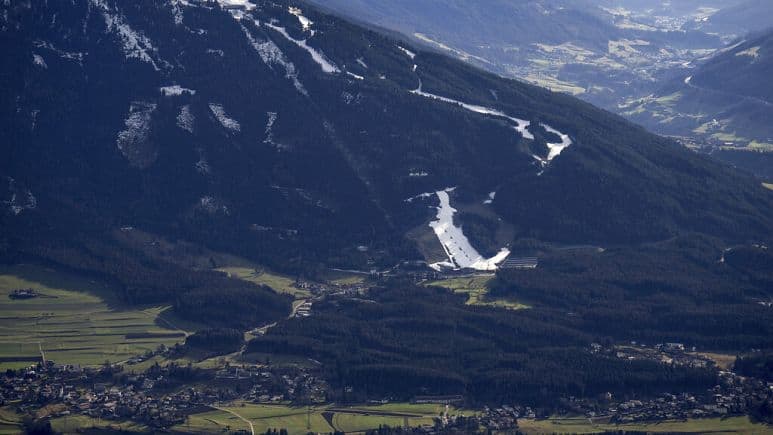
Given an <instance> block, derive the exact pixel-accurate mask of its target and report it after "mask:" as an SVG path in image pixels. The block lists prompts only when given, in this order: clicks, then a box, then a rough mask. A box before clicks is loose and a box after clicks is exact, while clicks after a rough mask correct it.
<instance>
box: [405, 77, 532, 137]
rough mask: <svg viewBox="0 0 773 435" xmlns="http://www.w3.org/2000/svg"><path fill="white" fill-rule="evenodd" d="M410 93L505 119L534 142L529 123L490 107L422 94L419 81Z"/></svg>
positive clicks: (426, 93) (427, 93)
mask: <svg viewBox="0 0 773 435" xmlns="http://www.w3.org/2000/svg"><path fill="white" fill-rule="evenodd" d="M411 93H412V94H415V95H421V96H422V97H426V98H431V99H433V100H438V101H442V102H444V103H449V104H455V105H457V106H459V107H462V108H464V109H467V110H469V111H470V112H475V113H479V114H481V115H490V116H496V117H498V118H505V119H507V120H509V121H512V122H513V123H514V124H515V125H514V126H513V128H515V130H516V131H517V132H518V133H520V134H521V136H523V137H524V138H525V139H529V140H534V135H533V134H531V133H530V132H529V130H528V128H529V126H530V125H531V122H530V121H526V120H525V119H519V118H514V117H512V116H509V115H507V114H505V113H504V112H502V111H501V110H497V109H492V108H490V107H484V106H478V105H475V104H467V103H463V102H461V101H459V100H454V99H453V98H448V97H441V96H440V95H435V94H430V93H429V92H424V91H423V90H422V84H421V81H419V88H418V89H416V90H413V91H411Z"/></svg>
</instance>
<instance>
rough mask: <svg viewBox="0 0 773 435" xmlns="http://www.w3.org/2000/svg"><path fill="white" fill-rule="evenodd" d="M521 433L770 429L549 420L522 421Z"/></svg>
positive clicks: (713, 423) (719, 422)
mask: <svg viewBox="0 0 773 435" xmlns="http://www.w3.org/2000/svg"><path fill="white" fill-rule="evenodd" d="M518 426H519V428H520V430H521V431H522V432H524V433H527V434H544V433H556V434H564V433H573V434H592V433H601V432H605V431H620V430H623V431H637V432H647V433H663V432H672V433H673V432H678V433H695V434H705V433H728V434H729V433H733V434H770V433H773V428H771V427H770V426H765V425H760V424H754V423H752V422H751V421H750V420H749V418H748V417H732V418H727V419H718V418H714V419H705V420H703V419H702V420H687V421H665V422H662V423H652V424H624V425H614V424H604V423H594V422H591V421H589V420H588V419H585V418H561V419H548V420H518Z"/></svg>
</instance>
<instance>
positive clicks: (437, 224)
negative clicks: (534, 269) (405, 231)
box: [429, 188, 510, 271]
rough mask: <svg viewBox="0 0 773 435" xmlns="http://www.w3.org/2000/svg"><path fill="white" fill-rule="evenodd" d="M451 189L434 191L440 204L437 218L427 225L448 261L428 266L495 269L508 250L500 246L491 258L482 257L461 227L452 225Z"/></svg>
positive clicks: (440, 268) (454, 212) (452, 189)
mask: <svg viewBox="0 0 773 435" xmlns="http://www.w3.org/2000/svg"><path fill="white" fill-rule="evenodd" d="M453 191H454V188H448V189H445V190H440V191H437V192H435V195H437V197H438V199H439V200H440V206H439V207H438V209H437V210H438V212H437V220H434V221H432V222H430V224H429V226H430V227H431V228H432V230H433V231H434V232H435V235H436V236H437V238H438V240H439V241H440V244H441V245H442V246H443V250H444V251H445V253H446V256H447V257H448V261H443V262H439V263H434V264H431V265H430V267H432V268H433V269H435V270H442V269H443V268H453V269H474V270H481V271H493V270H497V267H498V265H499V263H501V262H503V261H504V260H505V259H506V258H507V257H508V256H509V255H510V250H509V249H507V248H502V250H500V251H499V253H498V254H497V255H495V256H493V257H491V258H484V257H483V256H482V255H481V254H480V253H478V251H477V250H476V249H475V248H473V246H472V245H471V244H470V241H469V240H468V239H467V237H466V236H465V235H464V232H463V231H462V228H461V227H457V226H455V225H454V214H456V209H454V208H453V207H451V198H450V196H449V193H450V192H453Z"/></svg>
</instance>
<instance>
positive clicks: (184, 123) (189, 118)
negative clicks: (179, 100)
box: [177, 104, 196, 133]
mask: <svg viewBox="0 0 773 435" xmlns="http://www.w3.org/2000/svg"><path fill="white" fill-rule="evenodd" d="M194 122H196V117H195V116H194V115H193V112H191V106H190V105H187V104H186V105H185V106H182V107H181V108H180V113H179V114H178V115H177V126H178V127H180V128H181V129H183V130H185V131H187V132H188V133H193V124H194Z"/></svg>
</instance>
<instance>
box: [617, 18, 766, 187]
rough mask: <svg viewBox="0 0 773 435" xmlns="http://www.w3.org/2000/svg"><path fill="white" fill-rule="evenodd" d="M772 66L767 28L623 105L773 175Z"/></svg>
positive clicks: (646, 120)
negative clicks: (649, 92) (682, 76)
mask: <svg viewBox="0 0 773 435" xmlns="http://www.w3.org/2000/svg"><path fill="white" fill-rule="evenodd" d="M771 71H773V31H768V32H766V33H763V34H761V35H757V36H751V37H750V38H748V39H746V40H744V41H742V42H740V43H737V44H734V45H733V46H731V47H729V48H728V49H725V50H722V51H721V52H720V53H719V54H717V55H716V56H714V57H712V58H711V59H709V60H707V61H706V62H705V63H703V64H702V65H700V66H699V67H697V68H696V69H695V70H694V71H692V72H691V73H690V75H688V76H686V77H684V78H681V79H679V78H678V79H675V80H673V81H672V82H671V83H669V84H668V85H666V86H664V87H663V88H661V89H660V90H659V91H658V92H657V93H655V94H653V95H650V96H648V97H645V98H643V99H640V100H634V101H631V102H630V103H628V104H627V105H625V106H623V108H624V110H625V111H626V112H625V114H626V115H627V116H629V117H630V118H632V119H633V120H635V121H637V122H640V123H642V124H643V125H645V126H647V127H649V128H650V129H652V130H654V131H658V132H661V133H665V134H673V135H680V136H697V137H699V138H701V139H702V140H703V141H708V142H709V144H710V148H709V149H710V150H711V151H712V152H713V153H714V154H715V155H716V156H718V157H720V158H722V159H723V160H728V161H730V162H733V163H734V164H737V165H739V166H742V167H744V168H747V169H749V170H751V171H752V172H754V173H756V174H758V175H759V176H760V177H763V178H764V179H768V180H770V179H773V164H771V163H773V160H772V159H771V157H770V155H768V153H770V152H773V124H771V122H770V120H771V119H773V84H771V81H770V78H769V77H770V73H771ZM742 151H746V152H752V153H753V154H752V156H749V155H744V153H742ZM763 153H764V154H763ZM752 157H753V158H752Z"/></svg>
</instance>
